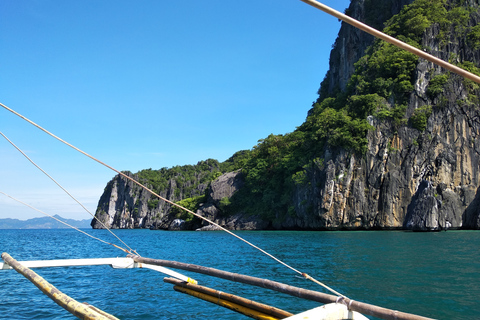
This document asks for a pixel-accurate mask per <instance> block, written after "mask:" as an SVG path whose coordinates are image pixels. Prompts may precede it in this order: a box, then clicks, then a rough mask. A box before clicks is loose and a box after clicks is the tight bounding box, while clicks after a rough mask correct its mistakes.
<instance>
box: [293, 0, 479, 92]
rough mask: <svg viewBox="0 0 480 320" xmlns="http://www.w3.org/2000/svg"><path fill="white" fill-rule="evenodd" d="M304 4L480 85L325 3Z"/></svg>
mask: <svg viewBox="0 0 480 320" xmlns="http://www.w3.org/2000/svg"><path fill="white" fill-rule="evenodd" d="M301 1H303V2H305V3H306V4H309V5H311V6H312V7H315V8H317V9H320V10H322V11H323V12H325V13H328V14H329V15H332V16H334V17H335V18H337V19H340V20H342V21H344V22H346V23H348V24H349V25H352V26H354V27H355V28H358V29H360V30H362V31H365V32H366V33H368V34H371V35H372V36H374V37H377V38H379V39H382V40H384V41H387V42H388V43H391V44H393V45H394V46H397V47H399V48H402V49H404V50H407V51H408V52H410V53H413V54H414V55H416V56H418V57H420V58H423V59H425V60H428V61H430V62H432V63H434V64H436V65H439V66H440V67H442V68H445V69H447V70H449V71H452V72H454V73H456V74H458V75H460V76H462V77H464V78H467V79H470V80H472V81H475V82H476V83H479V84H480V77H479V76H477V75H475V74H473V73H471V72H468V71H467V70H464V69H462V68H459V67H457V66H455V65H453V64H451V63H448V62H446V61H444V60H442V59H439V58H437V57H434V56H432V55H431V54H429V53H427V52H425V51H423V50H420V49H417V48H415V47H413V46H411V45H409V44H406V43H405V42H403V41H400V40H398V39H396V38H394V37H392V36H389V35H388V34H385V33H383V32H381V31H378V30H377V29H374V28H372V27H370V26H368V25H366V24H364V23H362V22H360V21H358V20H356V19H354V18H352V17H350V16H347V15H346V14H343V13H341V12H339V11H337V10H335V9H332V8H330V7H328V6H326V5H324V4H323V3H320V2H318V1H315V0H301Z"/></svg>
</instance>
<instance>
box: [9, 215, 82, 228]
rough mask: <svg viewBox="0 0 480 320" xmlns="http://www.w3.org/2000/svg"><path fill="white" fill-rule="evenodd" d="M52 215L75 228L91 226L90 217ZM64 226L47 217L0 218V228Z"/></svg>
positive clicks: (64, 226)
mask: <svg viewBox="0 0 480 320" xmlns="http://www.w3.org/2000/svg"><path fill="white" fill-rule="evenodd" d="M54 217H55V218H57V219H59V220H61V221H63V222H65V223H68V224H69V225H71V226H74V227H76V228H91V227H90V219H86V220H73V219H64V218H62V217H60V216H59V215H55V216H54ZM65 228H68V226H66V225H64V224H63V223H60V222H58V221H57V220H54V219H52V218H49V217H42V218H33V219H28V220H18V219H0V229H65Z"/></svg>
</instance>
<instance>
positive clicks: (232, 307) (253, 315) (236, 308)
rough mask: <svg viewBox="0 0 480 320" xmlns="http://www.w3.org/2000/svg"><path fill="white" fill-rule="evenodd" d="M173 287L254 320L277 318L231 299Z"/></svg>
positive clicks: (276, 319) (273, 319) (272, 319)
mask: <svg viewBox="0 0 480 320" xmlns="http://www.w3.org/2000/svg"><path fill="white" fill-rule="evenodd" d="M173 289H174V290H175V291H178V292H182V293H186V294H188V295H191V296H193V297H196V298H199V299H202V300H205V301H208V302H211V303H214V304H216V305H219V306H221V307H224V308H227V309H230V310H232V311H235V312H238V313H241V314H243V315H245V316H247V317H250V318H253V319H256V320H278V318H275V317H272V316H270V315H267V314H264V313H261V312H259V311H256V310H252V309H249V308H246V307H244V306H241V305H239V304H236V303H233V302H231V301H227V300H223V299H221V298H217V297H214V296H211V295H208V294H205V293H202V292H198V291H195V290H191V289H187V288H184V287H180V286H174V287H173Z"/></svg>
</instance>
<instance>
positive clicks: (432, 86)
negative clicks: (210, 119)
mask: <svg viewBox="0 0 480 320" xmlns="http://www.w3.org/2000/svg"><path fill="white" fill-rule="evenodd" d="M365 6H366V8H367V9H368V10H366V12H367V16H366V20H367V22H369V23H370V24H372V25H374V26H376V27H382V26H383V20H382V19H381V16H382V15H383V14H385V13H384V12H386V11H387V10H390V9H389V8H391V1H390V0H385V1H380V3H379V2H378V1H373V0H365ZM476 8H477V9H478V7H476ZM472 12H473V11H472V8H468V7H464V2H463V1H460V0H437V1H432V0H416V1H414V2H413V3H411V4H410V5H408V6H405V7H404V8H403V9H402V11H401V13H400V14H399V15H397V16H395V17H393V18H392V19H390V20H389V21H387V22H386V23H385V29H384V30H385V32H387V33H388V34H390V35H393V36H395V37H398V38H400V39H401V40H403V41H405V42H407V43H409V44H410V45H413V46H415V47H418V48H421V40H422V37H423V34H424V31H425V29H426V28H428V27H430V26H432V25H434V24H435V25H437V26H438V27H439V32H440V33H439V35H438V37H439V40H440V42H441V43H446V41H447V38H448V39H450V38H451V35H452V34H455V33H459V32H460V33H462V34H464V38H465V35H466V41H467V42H468V43H470V45H471V46H472V47H473V48H477V49H478V48H480V27H478V26H476V27H468V21H469V17H470V14H472ZM347 13H349V12H347ZM425 49H427V48H425ZM333 59H337V58H336V57H333ZM334 62H335V61H334ZM417 63H418V58H417V57H416V56H415V55H413V54H411V53H408V52H406V51H404V50H401V49H398V48H396V47H395V46H393V45H391V44H388V43H386V42H383V41H375V42H374V44H373V45H372V46H371V47H370V48H369V49H368V50H367V51H366V54H365V55H364V56H363V57H362V58H361V59H360V60H359V61H358V62H357V63H356V64H355V72H354V74H353V75H352V77H351V79H350V81H349V82H348V84H347V87H346V90H345V91H344V92H342V91H341V90H339V88H337V89H334V90H330V88H329V87H330V84H329V83H328V79H329V78H328V77H326V79H325V80H324V81H323V82H322V85H321V88H320V90H319V94H320V96H319V98H318V100H317V101H316V102H315V103H314V105H313V106H312V109H311V110H310V111H309V113H308V116H307V119H306V120H305V122H304V123H303V124H302V125H301V126H299V127H298V128H297V129H296V130H295V131H293V132H291V133H287V134H284V135H273V134H271V135H269V136H268V137H266V138H265V139H261V140H259V141H258V144H257V145H256V146H254V147H253V149H252V150H244V151H239V152H237V153H236V154H234V155H233V156H232V157H231V158H230V159H228V160H227V161H225V162H223V163H219V162H218V161H216V160H212V159H209V160H206V161H202V162H199V163H198V164H197V165H196V166H182V167H174V168H171V169H166V168H163V169H160V170H152V169H148V170H142V171H140V172H139V173H138V176H139V178H140V179H141V180H142V181H144V182H147V183H148V184H149V185H151V186H152V188H153V189H154V190H155V191H159V190H166V189H168V188H174V189H175V191H174V192H175V195H176V196H177V198H181V199H184V200H181V201H179V202H178V203H179V204H182V205H185V206H187V207H188V208H190V209H191V210H192V211H195V210H197V208H198V205H199V204H200V203H201V202H202V201H204V200H205V199H204V198H203V197H204V195H203V194H200V193H201V192H200V191H199V190H200V189H199V188H198V187H199V185H200V184H204V185H208V183H210V182H211V181H212V180H213V179H215V178H217V177H218V176H219V175H220V174H222V173H225V172H229V171H234V170H238V169H241V170H242V173H243V176H244V179H245V185H244V187H243V188H241V189H240V191H239V192H237V193H236V194H235V195H234V196H233V197H231V198H224V199H221V201H220V209H221V210H222V211H223V212H224V213H225V214H231V213H235V212H237V211H243V212H246V213H250V214H260V215H262V216H263V217H265V218H266V219H269V220H272V221H273V220H276V219H282V218H283V217H285V216H287V215H293V214H294V211H295V208H294V207H293V206H292V205H291V204H292V195H293V192H294V190H295V189H296V188H302V187H303V186H305V185H308V184H309V183H310V182H311V174H312V172H313V170H314V168H322V167H323V166H324V155H325V151H326V150H327V148H328V150H329V151H330V152H332V153H335V152H337V151H338V150H345V151H347V152H350V153H353V154H357V155H359V156H362V155H364V154H365V152H366V148H367V138H366V136H367V133H368V131H369V130H371V129H372V128H371V126H370V125H369V123H368V121H367V118H368V117H369V116H374V117H376V118H377V119H378V120H381V121H386V122H389V123H390V124H392V125H393V128H394V129H397V128H396V127H401V126H406V125H408V124H410V125H411V126H412V127H413V128H415V129H417V130H419V131H424V130H425V129H426V127H427V122H428V118H429V117H430V115H431V114H432V107H431V106H423V107H419V108H417V109H416V110H415V111H414V112H413V114H412V116H411V117H410V118H409V119H408V118H407V117H406V111H407V104H408V101H409V98H410V95H411V93H412V91H413V90H414V81H415V69H416V66H417ZM462 66H463V67H466V68H468V69H470V70H471V71H473V72H476V73H480V72H479V71H480V70H479V69H478V68H477V67H476V66H475V65H473V64H471V63H468V62H463V64H462ZM450 77H451V76H450V75H449V74H441V75H437V76H435V77H433V78H432V79H431V80H430V82H429V84H428V87H427V95H428V96H429V97H430V98H431V99H436V98H437V97H441V96H442V93H443V92H444V90H445V87H446V86H447V85H448V81H449V79H450ZM468 81H469V80H466V82H464V83H465V85H466V86H467V88H470V89H471V92H472V94H471V95H470V96H469V97H468V98H467V99H468V101H470V102H475V101H477V102H478V97H477V96H476V95H475V94H474V92H475V90H478V85H476V84H475V83H473V82H468ZM413 143H414V145H417V146H418V141H417V140H414V142H413ZM389 149H390V151H391V152H396V151H399V150H396V149H394V148H393V147H392V146H391V145H389ZM172 180H174V181H175V182H176V183H175V184H176V185H175V186H169V185H168V183H169V181H172ZM150 205H151V206H154V205H156V204H155V203H153V202H152V203H151V204H150V203H149V207H150ZM302 206H311V204H309V203H302ZM174 210H176V209H174ZM309 210H313V209H309ZM174 212H176V214H177V216H178V217H179V218H182V219H185V220H187V221H191V220H192V219H193V217H191V216H189V215H188V214H186V213H181V212H177V211H174Z"/></svg>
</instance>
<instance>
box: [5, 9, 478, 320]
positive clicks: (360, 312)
mask: <svg viewBox="0 0 480 320" xmlns="http://www.w3.org/2000/svg"><path fill="white" fill-rule="evenodd" d="M301 1H303V2H305V3H307V4H309V5H311V6H313V7H316V8H318V9H320V10H322V11H324V12H326V13H328V14H330V15H333V16H334V17H336V18H338V19H340V20H343V21H344V22H346V23H348V24H351V25H353V26H354V27H357V28H359V29H361V30H363V31H365V32H367V33H370V34H371V35H373V36H375V37H378V38H380V39H382V40H385V41H387V42H389V43H391V44H393V45H395V46H398V47H400V48H403V49H405V50H407V51H409V52H411V53H413V54H415V55H417V56H419V57H421V58H424V59H426V60H428V61H430V62H433V63H435V64H437V65H439V66H441V67H443V68H445V69H447V70H450V71H452V72H455V73H457V74H459V75H461V76H463V77H465V78H468V79H470V80H472V81H474V82H476V83H479V84H480V77H478V76H476V75H474V74H472V73H470V72H467V71H465V70H463V69H461V68H458V67H456V66H454V65H452V64H450V63H448V62H445V61H443V60H440V59H438V58H436V57H433V56H431V55H430V54H428V53H426V52H424V51H422V50H419V49H417V48H414V47H412V46H410V45H407V44H405V43H403V42H401V41H399V40H397V39H395V38H393V37H390V36H388V35H386V34H384V33H382V32H380V31H378V30H376V29H373V28H371V27H369V26H367V25H365V24H363V23H361V22H359V21H357V20H355V19H353V18H351V17H349V16H347V15H345V14H342V13H340V12H338V11H336V10H333V9H331V8H329V7H327V6H325V5H323V4H321V3H319V2H317V1H314V0H301ZM0 106H2V107H3V108H5V109H7V110H8V111H10V112H12V113H14V114H16V115H17V116H19V117H21V118H23V119H24V120H26V121H27V122H30V123H31V124H32V125H34V126H36V127H38V128H39V129H41V130H42V131H44V132H46V133H47V134H49V135H51V136H52V137H54V138H56V139H58V140H60V141H61V142H63V143H65V144H67V145H68V146H70V147H72V148H74V149H75V150H77V151H79V152H80V153H83V154H84V155H86V156H88V157H90V158H91V159H93V160H95V161H97V162H99V163H100V164H102V165H105V166H106V167H108V168H110V169H112V170H113V171H115V172H116V173H117V174H119V175H122V176H123V177H125V178H126V179H129V180H131V181H133V182H134V183H136V184H138V185H139V186H140V187H142V188H144V189H146V190H147V191H148V192H151V193H152V194H153V195H155V196H157V197H158V198H159V199H161V200H163V201H166V202H168V203H170V204H171V205H174V206H177V207H180V208H181V209H183V210H186V211H187V212H189V213H191V214H193V215H195V216H197V217H199V218H201V219H203V220H206V221H208V222H209V223H211V224H213V225H215V226H217V227H218V228H220V229H222V230H224V231H226V232H228V233H230V234H231V235H233V236H235V237H237V238H239V239H240V240H242V241H245V240H243V239H241V238H240V237H239V236H237V235H235V234H233V233H232V232H230V231H228V230H226V229H224V228H223V227H221V226H219V225H217V224H215V223H213V222H212V221H209V220H208V219H206V218H204V217H202V216H199V215H198V214H196V213H195V212H192V211H190V210H188V209H185V208H183V207H181V206H179V205H178V204H175V203H173V202H171V201H169V200H167V199H165V198H162V197H161V196H159V195H158V194H156V193H154V192H153V191H151V190H149V189H148V188H146V187H145V186H143V185H141V184H140V183H138V182H137V181H135V180H133V179H132V178H131V177H129V176H127V175H125V174H124V173H122V172H120V171H118V170H115V169H113V168H112V167H110V166H108V165H106V164H104V163H103V162H101V161H99V160H97V159H96V158H93V157H92V156H90V155H88V154H87V153H85V152H83V151H81V150H80V149H78V148H76V147H74V146H72V145H71V144H69V143H67V142H65V141H63V140H62V139H60V138H58V137H56V136H55V135H53V134H51V133H50V132H48V131H47V130H45V129H43V128H42V127H40V126H39V125H37V124H35V123H33V122H32V121H30V120H28V119H27V118H25V117H24V116H22V115H20V114H18V113H17V112H15V111H13V110H12V109H10V108H8V107H6V106H5V105H3V104H1V103H0ZM2 135H3V134H2ZM245 242H247V241H245ZM247 243H248V242H247ZM248 244H249V245H251V246H253V247H254V248H256V249H258V250H260V251H261V252H262V253H264V254H266V255H268V256H270V257H271V258H273V259H274V260H276V261H277V262H279V263H281V264H283V265H285V266H286V267H288V268H290V269H292V270H293V271H295V272H297V273H299V274H301V275H302V276H303V277H304V278H305V279H308V280H312V281H314V282H316V283H317V284H320V285H322V286H324V287H325V288H327V289H328V290H330V291H331V292H333V293H334V295H331V294H325V293H321V292H318V291H312V290H306V289H302V288H298V287H293V286H290V285H287V284H283V283H279V282H276V281H271V280H267V279H261V278H255V277H251V276H247V275H241V274H236V273H231V272H227V271H222V270H218V269H213V268H207V267H202V266H198V265H192V264H185V263H181V262H176V261H167V260H156V259H148V258H143V257H140V256H138V255H137V254H136V252H134V251H132V250H126V249H123V248H120V247H118V246H116V245H114V246H115V247H117V248H120V249H122V250H123V251H125V252H126V253H127V254H128V256H127V257H124V258H100V259H67V260H39V261H21V262H18V261H16V260H15V259H14V258H12V257H11V256H10V255H8V254H7V253H3V254H2V256H1V257H2V259H3V260H4V262H3V263H0V270H10V269H14V270H15V271H17V272H19V273H20V274H22V275H23V276H25V277H26V278H27V279H28V280H30V281H31V282H32V283H34V284H35V285H36V286H37V287H38V288H39V289H40V290H41V291H42V292H43V293H45V294H46V295H47V296H49V297H50V298H51V299H52V300H54V301H55V302H56V303H57V304H59V305H60V306H62V307H63V308H65V309H66V310H67V311H69V312H70V313H72V314H73V315H75V316H76V317H78V318H80V319H105V320H107V319H110V320H112V319H118V318H116V317H115V316H112V315H110V314H108V313H105V312H103V311H101V310H99V309H97V308H95V307H93V306H91V305H88V304H84V303H79V302H77V301H75V300H74V299H72V298H70V297H68V296H66V295H65V294H63V293H62V292H60V291H59V290H58V289H57V288H55V287H54V286H52V285H51V284H50V283H48V282H47V281H46V280H45V279H43V278H42V277H40V276H39V275H37V274H36V273H35V272H33V271H32V270H30V268H45V267H69V266H97V265H110V266H112V267H113V268H122V269H125V268H147V269H151V270H154V271H158V272H161V273H164V274H166V275H168V276H169V278H165V279H164V281H165V282H167V283H170V284H173V285H174V289H175V290H176V291H179V292H182V293H186V294H189V295H192V296H195V297H198V298H200V299H203V300H206V301H209V302H212V303H216V304H218V305H220V306H223V307H226V308H229V309H231V310H234V311H237V312H240V313H242V314H244V315H247V316H249V317H252V318H254V319H265V320H274V319H289V320H308V319H316V320H339V319H360V320H362V319H367V318H366V317H365V315H368V316H373V317H376V318H380V319H386V320H390V319H392V320H393V319H395V320H427V319H430V318H425V317H422V316H418V315H413V314H409V313H404V312H399V311H395V310H390V309H386V308H382V307H378V306H374V305H370V304H366V303H362V302H358V301H354V300H351V299H349V298H347V297H345V296H343V295H341V294H339V293H337V292H336V291H334V290H332V289H330V288H328V287H327V286H325V285H324V284H322V283H320V282H319V281H317V280H315V279H313V278H312V277H310V276H309V275H307V274H305V273H301V272H299V271H298V270H296V269H294V268H292V267H290V266H288V265H287V264H285V263H284V262H282V261H280V260H278V259H277V258H275V257H273V256H272V255H270V254H268V253H267V252H265V251H263V250H262V249H260V248H258V247H256V246H254V245H252V244H251V243H248ZM132 253H135V254H132ZM168 268H173V269H180V270H185V271H189V272H195V273H200V274H204V275H209V276H214V277H218V278H222V279H226V280H230V281H235V282H240V283H244V284H249V285H253V286H259V287H262V288H266V289H271V290H274V291H277V292H282V293H286V294H289V295H292V296H296V297H300V298H304V299H308V300H312V301H316V302H319V303H323V304H324V305H323V306H320V307H317V308H314V309H311V310H308V311H305V312H303V313H300V314H296V315H293V314H291V313H289V312H287V311H283V310H281V309H278V308H275V307H271V306H268V305H265V304H261V303H257V302H254V301H252V300H247V299H244V298H241V297H238V296H235V295H232V294H228V293H224V292H221V291H217V290H214V289H211V288H207V287H203V286H200V285H198V283H197V281H196V280H193V279H192V278H190V277H187V276H184V275H182V274H180V273H178V272H176V271H173V270H170V269H168Z"/></svg>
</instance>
